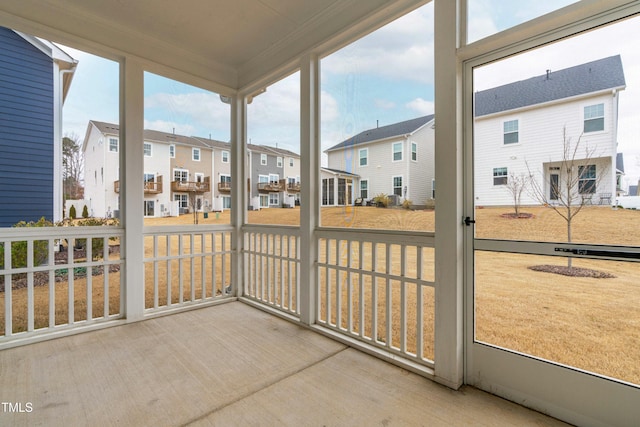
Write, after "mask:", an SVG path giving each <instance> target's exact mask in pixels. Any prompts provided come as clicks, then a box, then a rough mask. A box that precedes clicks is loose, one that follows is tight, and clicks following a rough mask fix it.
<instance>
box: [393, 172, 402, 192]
mask: <svg viewBox="0 0 640 427" xmlns="http://www.w3.org/2000/svg"><path fill="white" fill-rule="evenodd" d="M393 194H395V195H396V196H401V197H402V177H401V176H394V177H393Z"/></svg>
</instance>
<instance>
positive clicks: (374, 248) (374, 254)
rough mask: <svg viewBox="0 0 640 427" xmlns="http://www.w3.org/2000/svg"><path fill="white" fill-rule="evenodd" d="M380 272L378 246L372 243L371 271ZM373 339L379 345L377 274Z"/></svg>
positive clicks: (373, 283) (373, 287)
mask: <svg viewBox="0 0 640 427" xmlns="http://www.w3.org/2000/svg"><path fill="white" fill-rule="evenodd" d="M377 270H378V244H377V243H376V242H375V241H372V242H371V271H372V272H374V273H375V272H376V271H377ZM371 339H372V340H373V342H375V343H377V342H378V341H379V340H378V276H376V275H375V274H374V275H373V277H372V278H371Z"/></svg>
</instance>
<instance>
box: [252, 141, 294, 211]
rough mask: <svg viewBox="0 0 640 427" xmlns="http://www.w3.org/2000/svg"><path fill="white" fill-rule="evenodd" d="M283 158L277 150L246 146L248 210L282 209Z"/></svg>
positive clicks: (283, 186)
mask: <svg viewBox="0 0 640 427" xmlns="http://www.w3.org/2000/svg"><path fill="white" fill-rule="evenodd" d="M284 163H285V156H284V155H283V153H280V152H279V150H277V149H272V148H271V147H267V146H263V145H255V144H248V145H247V170H248V176H249V208H250V209H253V210H256V209H260V208H269V207H282V205H283V203H287V201H286V200H284V194H285V187H286V186H285V183H284V176H285V172H284Z"/></svg>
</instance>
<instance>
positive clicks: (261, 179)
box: [258, 175, 269, 184]
mask: <svg viewBox="0 0 640 427" xmlns="http://www.w3.org/2000/svg"><path fill="white" fill-rule="evenodd" d="M268 183H269V176H268V175H258V184H268Z"/></svg>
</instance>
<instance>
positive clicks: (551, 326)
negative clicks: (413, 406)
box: [0, 206, 640, 384]
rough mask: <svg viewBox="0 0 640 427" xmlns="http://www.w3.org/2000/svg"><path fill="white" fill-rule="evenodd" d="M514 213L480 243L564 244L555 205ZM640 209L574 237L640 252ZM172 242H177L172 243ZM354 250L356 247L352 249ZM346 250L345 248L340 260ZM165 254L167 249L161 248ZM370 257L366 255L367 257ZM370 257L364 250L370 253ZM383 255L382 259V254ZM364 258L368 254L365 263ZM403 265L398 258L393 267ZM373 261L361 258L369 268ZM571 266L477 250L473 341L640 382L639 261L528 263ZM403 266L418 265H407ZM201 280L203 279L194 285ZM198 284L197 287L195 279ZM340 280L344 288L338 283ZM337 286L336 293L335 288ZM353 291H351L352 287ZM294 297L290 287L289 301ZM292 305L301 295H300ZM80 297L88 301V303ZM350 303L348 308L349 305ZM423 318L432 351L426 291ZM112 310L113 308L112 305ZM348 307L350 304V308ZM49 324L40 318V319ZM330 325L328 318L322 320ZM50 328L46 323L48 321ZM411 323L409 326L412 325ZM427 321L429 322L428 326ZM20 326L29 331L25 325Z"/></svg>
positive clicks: (344, 221)
mask: <svg viewBox="0 0 640 427" xmlns="http://www.w3.org/2000/svg"><path fill="white" fill-rule="evenodd" d="M509 211H510V209H509V208H484V209H477V210H476V215H475V219H476V221H477V223H476V233H477V236H478V237H481V238H497V239H514V240H537V241H566V223H565V222H564V220H563V219H562V218H560V216H558V215H557V214H556V213H555V212H553V210H552V209H550V208H544V207H538V208H525V209H524V211H525V212H529V213H532V214H533V215H534V216H533V218H530V219H508V218H503V217H502V216H501V214H503V213H508V212H509ZM299 220H300V210H299V208H294V209H264V210H261V211H250V212H248V222H249V223H251V224H287V225H297V224H299ZM639 221H640V211H631V210H624V209H620V210H613V209H611V208H609V207H599V206H598V207H587V208H585V209H584V210H583V212H581V213H580V214H579V215H578V216H577V217H576V218H575V220H574V224H573V241H575V242H588V243H607V244H619V245H629V246H640V226H639V224H640V222H639ZM229 222H230V216H229V211H226V212H223V213H221V214H219V215H216V214H209V217H208V218H207V219H205V218H203V216H202V215H201V216H200V223H201V224H229ZM192 223H193V217H192V216H191V215H183V216H181V217H179V218H155V219H146V220H145V225H168V224H174V225H177V224H192ZM321 223H322V225H323V226H327V227H349V228H371V229H374V228H377V229H396V230H411V231H434V229H435V222H434V212H433V211H406V210H402V209H381V208H374V207H332V208H323V209H322V217H321ZM173 245H174V246H175V243H173ZM207 245H208V246H207V247H208V248H209V247H210V246H209V245H210V244H207ZM352 250H354V249H353V248H352ZM151 251H152V249H151V248H150V243H149V239H147V240H146V241H145V253H146V255H147V256H149V255H150V254H151V253H152V252H151ZM345 252H346V249H345V250H341V253H342V255H341V257H342V256H346V255H345ZM160 253H162V249H160ZM369 253H370V252H369ZM365 255H366V253H365ZM380 256H382V255H381V254H380V253H378V257H380ZM365 258H366V257H365ZM222 262H225V263H228V262H229V257H227V259H226V260H224V261H223V260H222V259H216V268H217V269H218V271H220V270H219V269H220V268H221V263H222ZM396 262H397V257H396V255H393V262H392V263H393V264H394V265H395V264H396ZM424 262H425V267H424V268H426V269H428V270H429V272H430V273H429V276H432V275H433V270H434V265H433V254H432V253H431V254H430V255H429V256H425V257H424ZM366 263H367V261H366V260H365V265H366ZM564 263H566V260H565V259H561V258H554V257H537V256H530V255H517V254H509V253H488V252H478V253H477V254H476V284H475V292H476V299H475V304H476V337H477V339H478V340H480V341H483V342H487V343H490V344H494V345H497V346H500V347H505V348H509V349H513V350H516V351H519V352H523V353H527V354H531V355H534V356H538V357H542V358H545V359H549V360H554V361H558V362H560V363H564V364H567V365H571V366H575V367H578V368H581V369H585V370H589V371H593V372H597V373H600V374H603V375H607V376H611V377H614V378H620V379H623V380H625V381H628V382H632V383H635V384H640V363H638V360H640V263H633V262H617V261H615V262H614V261H590V260H574V265H575V266H578V267H586V268H592V269H597V270H600V271H606V272H609V273H612V274H614V275H615V276H616V278H613V279H593V278H580V277H567V276H561V275H555V274H550V273H543V272H536V271H532V270H530V269H528V268H527V267H529V266H532V265H537V264H558V265H563V264H564ZM201 268H202V265H201V264H200V263H196V264H195V265H194V274H195V277H197V278H200V277H202V271H203V270H201ZM407 268H408V269H409V270H410V269H412V268H413V269H415V266H412V265H409V266H407ZM145 269H146V277H147V280H146V282H147V283H146V286H145V289H146V292H145V297H146V306H147V307H153V305H154V303H155V301H154V300H155V295H154V288H153V283H154V278H155V275H156V272H155V271H154V270H153V267H152V266H151V265H146V266H145ZM212 269H213V265H212V264H211V262H210V261H206V262H205V265H204V272H205V281H204V283H207V282H209V281H210V280H211V277H212V274H211V273H210V271H212ZM179 271H180V270H179V268H178V262H177V261H174V262H173V264H172V267H171V300H172V301H173V302H176V301H177V300H178V298H179V297H178V295H179V294H180V288H179V282H180V274H179ZM157 274H158V281H159V282H160V283H162V282H163V280H165V278H166V277H165V276H166V275H167V269H166V267H160V268H159V269H158V272H157ZM273 274H274V276H273V277H274V278H276V280H277V281H280V277H281V276H282V280H283V282H284V283H286V280H287V277H286V276H287V274H288V270H287V268H284V269H283V270H282V271H281V272H273ZM323 274H326V272H325V273H322V272H321V278H320V279H321V281H320V286H321V292H322V295H327V294H328V295H329V298H328V299H329V302H328V304H329V306H330V307H329V316H330V317H331V321H332V322H336V321H337V313H336V308H335V299H336V297H337V291H336V289H340V297H341V298H342V301H343V302H342V307H343V308H342V312H341V313H340V325H341V326H342V327H346V326H347V325H348V320H347V319H348V315H349V314H351V315H352V319H353V320H352V322H354V323H353V327H354V329H355V330H359V328H360V325H359V318H360V313H358V309H357V308H358V306H359V298H360V288H359V276H358V275H357V274H354V275H352V277H351V283H352V285H351V287H350V288H347V287H346V286H345V285H344V284H345V283H347V277H345V275H342V276H341V277H337V276H336V275H332V276H330V280H329V281H328V283H329V285H328V286H329V292H328V293H327V289H326V286H327V285H326V281H325V276H324V275H323ZM190 275H191V265H190V263H189V262H186V263H185V261H183V269H182V277H183V279H184V281H185V282H189V280H187V279H188V278H189V277H190ZM198 280H200V279H198ZM110 282H111V283H110V286H109V289H110V290H109V297H110V300H111V301H110V303H109V306H110V312H111V313H113V312H114V310H115V311H116V312H117V310H118V298H119V295H120V294H119V274H112V275H110ZM93 283H94V285H93V288H92V291H93V295H94V299H95V300H96V302H95V303H94V307H93V313H94V315H96V314H99V313H101V312H102V311H101V310H103V309H102V307H103V303H102V302H101V298H102V297H101V296H100V295H101V292H103V291H102V290H101V289H102V288H103V284H102V282H101V279H100V278H99V277H94V278H93ZM198 283H200V282H198ZM337 284H339V285H337ZM363 284H364V288H363V289H362V295H364V306H365V312H364V313H363V316H364V319H365V322H364V329H365V331H364V333H365V335H367V336H369V335H371V334H373V330H372V329H373V327H372V324H371V321H370V320H371V318H372V312H373V307H372V304H373V292H372V286H371V279H370V278H369V277H366V276H365V277H363ZM337 286H339V288H338V287H337ZM222 287H223V283H222V281H221V280H220V279H218V281H216V284H215V287H210V288H208V289H205V295H211V294H212V293H214V292H220V291H221V290H222ZM48 288H49V287H48V286H41V287H36V288H35V289H34V298H35V301H36V310H35V311H36V324H42V325H43V326H45V325H47V324H48V316H49V289H48ZM66 289H67V288H66V284H64V283H58V284H57V285H56V286H55V304H54V309H55V312H56V314H55V319H56V320H55V322H56V324H63V323H66V319H67V317H68V314H67V312H66V306H67V304H66V302H67V301H68V294H67V290H66ZM349 289H350V290H351V295H349V292H348V290H349ZM168 291H169V289H167V288H166V287H165V288H162V287H160V288H158V300H159V302H160V305H162V304H163V303H162V301H164V304H166V300H167V299H168V298H169V296H168ZM192 291H193V292H194V293H195V294H196V297H198V296H199V295H201V294H202V287H201V286H199V287H196V288H195V289H193V290H192V289H191V288H184V287H183V289H182V294H183V298H184V299H190V297H191V294H192ZM415 294H416V292H415V290H414V289H408V290H407V298H408V304H407V307H408V309H407V317H408V319H412V318H415V315H416V308H417V305H418V303H417V302H416V301H415ZM386 295H387V294H386V293H385V292H384V289H383V286H382V285H381V284H378V288H377V297H376V299H377V301H375V304H376V305H377V307H378V322H377V327H376V328H377V330H376V331H375V334H376V339H378V340H380V341H386V340H387V339H388V338H390V339H391V340H392V342H393V344H394V345H398V343H399V340H400V338H399V337H400V335H399V330H398V327H397V326H396V325H398V324H399V322H398V321H397V320H398V319H394V320H393V321H392V325H393V330H392V331H389V333H387V331H386V321H385V318H384V313H385V310H384V307H385V305H386V304H387V301H386ZM389 295H390V299H391V302H392V305H394V306H395V305H397V304H399V303H400V297H399V295H400V289H399V286H397V285H396V284H392V287H391V292H390V294H389ZM74 296H75V306H74V310H75V318H76V321H78V320H82V319H83V314H82V313H85V314H84V315H86V279H84V278H83V279H76V280H75V295H74ZM26 298H27V295H26V289H17V290H14V291H13V292H12V300H13V301H12V302H13V307H14V308H13V314H14V320H13V321H14V326H15V327H16V328H18V330H20V327H19V325H23V326H22V327H23V328H24V327H26ZM286 298H288V290H287V294H286V295H285V299H286ZM294 300H295V298H294ZM83 301H84V302H83ZM348 301H350V302H351V305H349V304H348V303H347V302H348ZM321 303H322V306H321V313H323V314H322V315H321V317H322V316H325V317H326V313H327V298H322V301H321ZM422 304H423V307H422V310H423V311H424V313H425V317H424V318H425V325H424V330H423V343H424V348H423V350H424V354H425V356H427V357H432V355H433V318H434V317H433V310H434V306H433V304H434V296H433V294H432V292H431V293H427V292H425V295H424V297H423V301H422ZM111 307H112V308H111ZM349 307H351V308H349ZM398 313H399V310H394V311H393V312H392V316H394V317H395V316H397V315H398ZM0 314H1V315H0V328H1V329H0V330H2V331H3V330H4V294H3V293H0ZM40 318H42V319H44V320H38V319H40ZM325 320H326V319H325ZM42 322H44V323H42ZM411 323H412V322H411V321H409V322H408V324H409V325H411ZM427 323H428V324H427ZM21 330H24V329H21ZM407 332H408V341H409V342H408V343H407V347H408V348H409V349H413V350H412V351H415V345H416V344H415V326H414V330H413V331H411V330H408V331H407Z"/></svg>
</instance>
